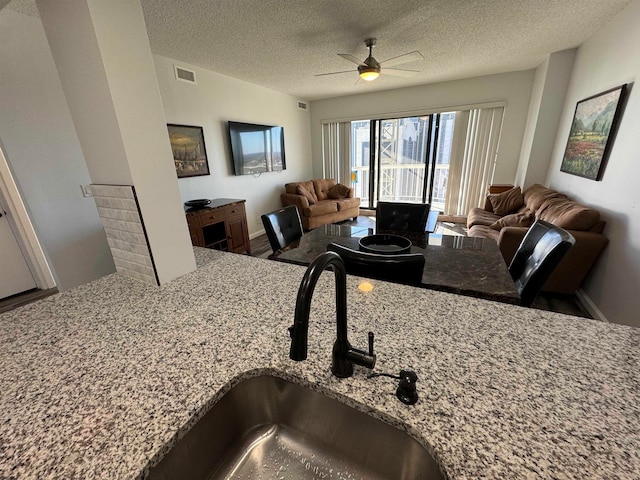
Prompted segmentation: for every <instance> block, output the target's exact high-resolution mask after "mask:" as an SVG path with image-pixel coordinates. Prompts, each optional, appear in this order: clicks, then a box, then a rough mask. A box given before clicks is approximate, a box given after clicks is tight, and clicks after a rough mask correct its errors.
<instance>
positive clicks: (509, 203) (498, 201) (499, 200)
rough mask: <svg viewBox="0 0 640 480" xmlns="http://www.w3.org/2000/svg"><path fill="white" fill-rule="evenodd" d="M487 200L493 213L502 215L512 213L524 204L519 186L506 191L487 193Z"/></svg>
mask: <svg viewBox="0 0 640 480" xmlns="http://www.w3.org/2000/svg"><path fill="white" fill-rule="evenodd" d="M489 202H491V207H492V208H493V213H495V214H496V215H500V216H503V215H508V214H510V213H513V212H515V211H517V210H518V209H519V208H520V207H522V206H523V205H524V197H523V196H522V191H521V190H520V187H513V188H512V189H511V190H507V191H506V192H502V193H495V194H492V195H489Z"/></svg>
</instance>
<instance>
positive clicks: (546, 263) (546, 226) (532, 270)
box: [509, 220, 576, 307]
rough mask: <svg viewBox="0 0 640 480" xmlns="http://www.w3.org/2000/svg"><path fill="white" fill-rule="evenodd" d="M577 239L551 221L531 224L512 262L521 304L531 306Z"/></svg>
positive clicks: (539, 221) (512, 275) (512, 274)
mask: <svg viewBox="0 0 640 480" xmlns="http://www.w3.org/2000/svg"><path fill="white" fill-rule="evenodd" d="M575 242H576V240H575V238H574V237H573V235H571V234H570V233H569V232H567V231H566V230H564V229H562V228H560V227H557V226H555V225H552V224H551V223H548V222H545V221H543V220H537V221H536V222H535V223H534V224H533V225H531V227H530V228H529V231H528V232H527V234H526V235H525V236H524V238H523V239H522V243H520V246H519V247H518V250H517V251H516V253H515V255H514V257H513V260H511V264H510V265H509V273H511V278H513V281H514V282H515V285H516V289H517V290H518V293H519V294H520V304H521V305H523V306H525V307H528V306H531V305H532V304H533V301H534V300H535V299H536V297H537V296H538V293H540V290H542V287H543V286H544V284H545V282H546V281H547V279H548V278H549V276H550V275H551V274H552V273H553V271H554V270H555V269H556V267H557V266H558V264H559V263H560V260H562V257H564V255H565V254H566V253H567V252H568V251H569V249H570V248H571V247H572V246H573V244H574V243H575Z"/></svg>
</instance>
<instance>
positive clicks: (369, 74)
mask: <svg viewBox="0 0 640 480" xmlns="http://www.w3.org/2000/svg"><path fill="white" fill-rule="evenodd" d="M358 72H359V73H360V78H361V79H363V80H366V81H367V82H371V81H373V80H375V79H376V78H378V77H379V76H380V69H379V68H375V67H360V68H358Z"/></svg>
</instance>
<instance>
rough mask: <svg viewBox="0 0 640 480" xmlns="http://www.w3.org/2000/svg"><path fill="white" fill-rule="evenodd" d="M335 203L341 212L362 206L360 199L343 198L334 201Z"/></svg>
mask: <svg viewBox="0 0 640 480" xmlns="http://www.w3.org/2000/svg"><path fill="white" fill-rule="evenodd" d="M334 201H335V202H336V203H337V205H338V211H339V212H341V211H343V210H348V209H350V208H356V207H359V206H360V199H359V198H341V199H340V200H334Z"/></svg>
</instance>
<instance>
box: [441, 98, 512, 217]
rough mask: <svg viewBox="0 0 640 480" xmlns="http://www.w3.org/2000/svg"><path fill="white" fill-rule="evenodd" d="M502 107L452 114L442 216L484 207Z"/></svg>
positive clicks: (500, 122) (493, 163)
mask: <svg viewBox="0 0 640 480" xmlns="http://www.w3.org/2000/svg"><path fill="white" fill-rule="evenodd" d="M503 113H504V107H496V108H480V109H475V110H467V111H464V112H456V123H455V126H454V131H453V141H452V148H451V160H450V164H449V177H448V181H447V198H446V203H445V212H444V213H445V215H466V214H467V212H468V211H469V210H470V209H471V208H473V207H480V206H482V205H484V200H485V197H486V194H487V189H488V187H489V185H490V184H491V181H492V179H493V172H494V168H495V162H496V156H497V155H498V142H499V140H500V131H501V130H502V116H503Z"/></svg>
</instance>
